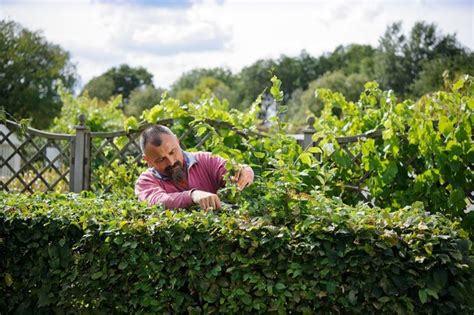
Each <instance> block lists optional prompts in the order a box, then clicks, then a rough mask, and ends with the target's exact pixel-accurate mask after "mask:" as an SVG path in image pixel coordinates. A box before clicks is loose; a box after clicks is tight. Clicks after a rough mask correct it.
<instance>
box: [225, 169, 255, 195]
mask: <svg viewBox="0 0 474 315" xmlns="http://www.w3.org/2000/svg"><path fill="white" fill-rule="evenodd" d="M230 180H231V181H232V182H234V183H236V184H237V187H238V189H239V190H243V189H244V188H245V187H247V186H248V185H250V184H252V183H253V170H252V168H251V167H250V166H248V165H241V166H240V167H239V168H238V170H237V173H236V174H235V175H234V176H231V177H230Z"/></svg>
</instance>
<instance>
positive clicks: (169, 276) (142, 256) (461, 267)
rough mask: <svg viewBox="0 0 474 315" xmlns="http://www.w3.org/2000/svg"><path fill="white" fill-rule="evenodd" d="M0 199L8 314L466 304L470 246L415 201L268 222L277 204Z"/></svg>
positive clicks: (435, 309) (308, 207) (333, 205)
mask: <svg viewBox="0 0 474 315" xmlns="http://www.w3.org/2000/svg"><path fill="white" fill-rule="evenodd" d="M270 190H271V189H270ZM275 199H278V197H275ZM0 200H1V201H0V255H1V257H2V260H1V265H0V272H1V274H2V277H3V280H4V281H3V282H2V284H1V286H0V309H2V310H4V311H6V312H7V313H11V312H18V313H24V312H32V311H33V310H34V312H36V313H52V312H57V313H64V312H72V311H77V312H89V311H90V312H94V313H114V314H115V313H167V312H168V313H185V312H187V313H192V314H198V313H216V312H222V313H276V312H278V313H285V312H289V313H306V314H314V313H326V314H329V313H331V314H339V313H363V312H364V313H383V314H394V313H397V314H415V313H416V314H432V313H440V314H442V313H452V314H468V313H472V312H473V311H474V303H473V300H472V298H471V297H472V294H473V293H474V287H473V286H474V275H473V268H474V262H473V249H472V244H471V242H470V240H469V239H468V238H467V234H466V233H465V232H464V231H463V230H461V229H459V227H458V226H457V223H453V222H451V221H450V220H449V219H447V218H446V217H444V216H443V215H441V214H428V213H426V212H425V211H424V210H423V208H422V204H421V203H416V204H414V205H413V206H411V207H405V208H403V209H400V210H397V211H393V212H389V211H386V210H382V209H379V208H370V207H367V206H365V205H362V204H359V205H357V206H355V207H351V206H347V205H344V204H343V203H342V202H341V201H340V200H338V199H328V198H326V197H323V196H322V195H320V194H319V193H316V192H312V193H311V194H299V195H298V196H297V197H296V198H295V200H298V201H294V202H292V203H290V204H287V207H288V208H289V215H288V217H287V218H286V221H285V224H279V222H280V219H279V218H278V216H273V215H272V214H273V211H274V209H262V211H261V213H262V215H259V216H251V215H249V213H248V212H247V211H244V210H233V211H232V210H230V209H228V208H226V209H224V210H223V211H220V212H207V213H206V212H201V211H192V210H190V211H169V210H163V209H160V208H156V207H147V206H145V205H144V204H142V203H138V202H136V201H132V200H130V199H120V198H113V197H112V196H108V197H107V198H103V197H97V196H95V195H93V194H92V193H83V194H80V195H77V194H67V195H59V194H49V195H48V194H35V195H33V196H24V195H13V194H6V193H1V194H0ZM274 204H277V200H274Z"/></svg>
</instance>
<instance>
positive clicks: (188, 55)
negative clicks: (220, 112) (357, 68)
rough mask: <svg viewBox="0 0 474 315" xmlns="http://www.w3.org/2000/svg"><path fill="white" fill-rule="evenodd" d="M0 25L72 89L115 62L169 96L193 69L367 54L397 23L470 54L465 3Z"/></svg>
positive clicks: (167, 7)
mask: <svg viewBox="0 0 474 315" xmlns="http://www.w3.org/2000/svg"><path fill="white" fill-rule="evenodd" d="M0 19H8V20H13V21H15V22H18V23H20V24H21V25H23V26H24V27H26V28H28V29H30V30H34V31H41V32H42V34H43V35H44V36H45V37H46V39H47V40H48V41H49V42H52V43H55V44H58V45H60V46H61V47H62V48H63V49H65V50H67V51H69V52H70V54H71V60H72V62H73V63H74V64H75V65H76V69H77V73H78V74H79V76H80V86H82V85H84V84H85V83H87V82H88V81H89V80H90V79H91V78H93V77H95V76H99V75H101V74H102V73H104V72H105V71H107V70H108V69H110V68H111V67H116V66H119V65H120V64H124V63H125V64H128V65H130V66H133V67H138V66H142V67H144V68H146V69H147V70H148V71H149V72H150V73H152V74H153V76H154V77H153V80H154V84H155V86H159V87H163V88H169V86H170V85H171V84H172V83H173V82H174V81H175V80H177V79H178V78H179V77H180V76H181V75H182V74H183V73H184V72H187V71H190V70H192V69H195V68H211V67H225V68H228V69H230V70H232V71H233V72H234V73H236V72H238V71H240V70H241V69H242V68H243V67H245V66H250V65H251V64H252V63H254V62H255V61H257V60H258V59H264V58H275V59H276V58H278V57H280V56H281V55H282V54H284V55H287V56H293V57H294V56H297V55H299V54H300V53H301V51H302V50H306V51H307V52H308V53H309V54H311V55H313V56H315V57H318V56H320V55H321V54H323V53H328V52H331V51H332V50H334V49H335V48H336V47H337V46H338V45H348V44H351V43H357V44H370V45H372V46H374V47H375V46H377V45H378V41H379V38H380V37H381V36H382V35H383V33H384V31H385V29H386V27H387V26H388V25H390V24H392V23H394V22H397V21H401V22H402V23H403V29H404V31H405V32H408V31H409V30H410V29H411V27H412V26H413V24H414V23H415V22H416V21H426V22H430V23H435V24H436V25H437V26H438V28H439V30H440V31H441V32H442V33H443V34H453V33H456V35H457V39H458V41H459V42H461V44H462V45H464V46H465V47H467V48H469V49H470V50H471V51H472V50H474V35H473V32H474V31H473V29H474V25H473V20H474V0H452V1H449V0H411V1H410V0H400V1H396V0H385V1H381V0H380V1H378V0H370V1H365V0H346V1H338V0H332V1H316V0H314V1H310V0H294V1H291V0H268V1H264V0H254V1H252V0H239V1H238V0H187V1H171V0H164V1H163V0H162V1H152V0H119V1H114V0H76V1H74V0H56V1H54V0H49V1H46V0H0Z"/></svg>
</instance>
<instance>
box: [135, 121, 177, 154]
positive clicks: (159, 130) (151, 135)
mask: <svg viewBox="0 0 474 315" xmlns="http://www.w3.org/2000/svg"><path fill="white" fill-rule="evenodd" d="M162 134H167V135H171V136H174V133H173V132H172V131H171V130H170V129H169V128H168V127H165V126H162V125H154V126H150V127H148V128H146V129H145V130H143V132H142V134H141V135H140V149H141V150H142V153H143V154H145V147H146V145H147V144H148V143H151V144H153V145H154V146H157V147H159V146H160V145H161V135H162Z"/></svg>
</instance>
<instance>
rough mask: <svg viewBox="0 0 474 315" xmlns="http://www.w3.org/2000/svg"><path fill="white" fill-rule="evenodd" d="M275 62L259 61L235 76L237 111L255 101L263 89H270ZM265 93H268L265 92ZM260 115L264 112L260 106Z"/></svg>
mask: <svg viewBox="0 0 474 315" xmlns="http://www.w3.org/2000/svg"><path fill="white" fill-rule="evenodd" d="M275 66H276V62H275V61H274V60H273V59H260V60H258V61H256V62H255V63H253V64H252V65H250V66H248V67H245V68H243V69H242V71H240V73H239V74H238V75H237V84H236V87H235V88H236V93H237V99H238V100H239V104H238V105H237V106H236V107H237V108H239V109H245V108H248V107H250V105H251V104H252V103H253V102H254V101H255V99H256V98H257V96H258V95H260V93H262V92H263V91H264V90H265V89H268V88H270V86H271V81H270V79H271V78H272V76H273V74H272V71H273V69H275ZM267 93H269V92H268V91H267ZM262 107H263V108H262V113H264V112H265V110H266V109H265V105H264V106H262Z"/></svg>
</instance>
